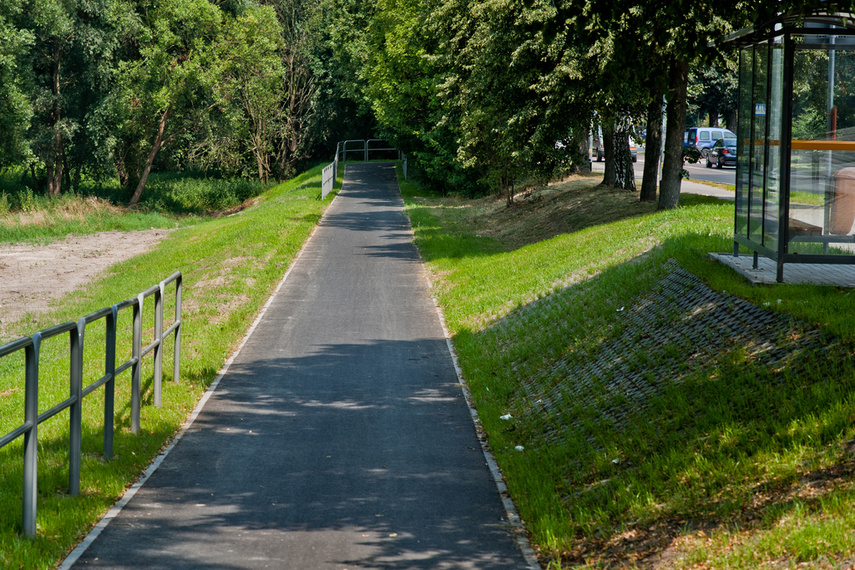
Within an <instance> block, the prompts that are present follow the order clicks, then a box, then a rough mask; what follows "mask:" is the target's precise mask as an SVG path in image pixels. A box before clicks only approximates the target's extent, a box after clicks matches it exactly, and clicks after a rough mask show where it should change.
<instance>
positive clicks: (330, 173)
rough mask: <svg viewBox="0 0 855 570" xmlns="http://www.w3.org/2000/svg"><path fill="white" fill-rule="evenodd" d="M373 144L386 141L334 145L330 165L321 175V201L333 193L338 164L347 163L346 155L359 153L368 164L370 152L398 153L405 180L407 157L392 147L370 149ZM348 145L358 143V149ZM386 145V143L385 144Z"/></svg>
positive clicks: (372, 140) (360, 140)
mask: <svg viewBox="0 0 855 570" xmlns="http://www.w3.org/2000/svg"><path fill="white" fill-rule="evenodd" d="M374 142H383V143H385V142H386V141H385V140H384V139H349V140H346V141H339V142H337V143H336V145H335V157H334V158H333V161H332V163H330V164H328V165H327V166H325V167H324V170H323V173H322V174H321V200H323V199H324V198H326V197H327V194H329V193H330V192H332V191H333V189H334V188H335V180H336V177H337V176H338V165H339V162H347V153H349V152H350V153H353V152H359V153H362V155H363V160H364V161H365V162H368V158H369V153H370V152H389V151H395V152H397V153H398V160H400V161H401V168H402V169H403V171H404V180H406V179H407V156H406V155H405V154H404V153H403V152H401V151H399V150H398V149H397V148H395V147H392V146H385V147H378V148H371V143H374ZM348 143H360V146H359V148H351V149H349V148H347V145H348ZM387 145H388V143H387Z"/></svg>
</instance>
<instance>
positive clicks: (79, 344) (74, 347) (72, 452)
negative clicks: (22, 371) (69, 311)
mask: <svg viewBox="0 0 855 570" xmlns="http://www.w3.org/2000/svg"><path fill="white" fill-rule="evenodd" d="M85 330H86V319H84V318H81V319H80V320H78V321H77V328H75V329H71V330H70V331H69V333H68V334H69V337H70V343H69V344H70V349H71V358H70V360H71V370H70V382H69V384H70V386H69V396H70V397H71V400H72V403H71V406H70V408H69V414H68V415H69V426H68V494H69V495H78V494H80V440H81V439H82V435H83V434H82V431H83V334H84V331H85Z"/></svg>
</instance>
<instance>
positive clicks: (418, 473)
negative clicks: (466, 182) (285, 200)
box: [74, 164, 526, 570]
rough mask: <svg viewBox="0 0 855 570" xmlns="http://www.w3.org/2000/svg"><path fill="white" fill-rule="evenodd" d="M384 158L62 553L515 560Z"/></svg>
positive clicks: (85, 559) (461, 562)
mask: <svg viewBox="0 0 855 570" xmlns="http://www.w3.org/2000/svg"><path fill="white" fill-rule="evenodd" d="M402 205H403V204H402V202H401V200H400V194H399V190H398V186H397V183H396V180H395V172H394V169H393V166H392V165H391V164H367V165H357V166H354V165H349V166H348V175H347V176H346V179H345V184H344V187H343V189H342V191H341V193H340V195H339V196H338V197H337V198H336V199H335V201H334V202H333V204H332V205H331V206H330V208H329V210H328V211H327V213H326V215H325V216H324V218H323V220H322V221H321V223H320V225H319V227H318V229H317V231H316V233H315V234H314V236H313V237H312V239H311V240H310V242H309V243H308V245H307V246H306V248H305V249H304V251H303V253H302V255H301V257H300V258H299V259H298V261H297V262H296V264H295V265H294V266H293V269H292V271H291V273H290V275H289V277H288V279H287V280H286V281H285V283H284V285H283V287H282V289H281V291H280V292H279V294H278V295H277V296H276V297H275V299H274V301H273V303H272V304H271V306H270V307H269V309H268V311H267V313H266V315H265V317H264V318H263V319H262V320H261V322H260V323H259V325H258V327H257V328H256V329H255V331H254V332H253V334H252V336H251V337H250V338H249V340H248V342H247V344H246V345H245V346H244V348H243V350H242V351H241V353H240V354H239V355H238V357H237V358H236V359H235V361H234V362H233V364H232V365H231V368H230V369H229V371H228V373H227V374H226V375H225V376H224V377H223V379H222V381H221V382H220V384H219V386H218V388H217V389H216V391H215V392H214V393H213V395H212V396H211V398H210V399H209V400H208V402H207V404H206V405H205V407H204V408H203V410H202V412H201V414H200V415H199V416H198V418H197V419H196V421H195V423H194V424H193V425H192V427H191V429H190V430H189V431H188V432H187V433H186V435H185V436H184V437H183V438H182V439H181V440H180V441H179V442H178V444H177V445H176V446H175V448H174V449H173V450H172V452H171V453H170V454H169V455H168V456H167V457H166V459H165V460H164V462H163V463H162V465H161V466H160V468H159V469H158V470H157V471H155V472H154V474H153V475H152V476H151V478H150V479H149V480H148V481H147V482H146V484H145V485H144V486H143V487H142V488H141V489H140V490H139V492H138V493H137V494H136V495H135V496H134V497H133V499H132V500H131V501H130V502H129V503H128V505H127V506H126V507H125V508H124V510H122V512H121V513H120V514H119V515H118V517H116V519H114V520H113V521H112V522H111V523H110V524H109V525H108V526H107V527H106V529H105V530H104V531H103V533H102V534H101V535H100V536H99V537H98V538H97V539H96V540H95V541H94V543H93V544H92V545H91V546H90V547H89V548H88V550H86V552H84V554H83V555H82V556H81V557H80V558H79V559H78V560H77V563H76V564H75V566H74V567H75V568H89V567H99V568H149V569H156V568H170V569H172V568H283V569H284V568H294V569H301V570H305V569H314V568H337V569H343V568H348V569H354V568H430V569H440V568H442V569H444V568H478V569H492V568H524V567H526V565H525V561H524V559H523V556H522V554H521V553H520V550H519V548H518V546H517V543H516V541H515V539H514V537H513V536H512V533H511V530H510V527H509V524H508V522H507V517H506V514H505V512H504V509H503V507H502V503H501V500H500V498H499V495H498V492H497V489H496V485H495V483H494V482H493V481H492V478H491V476H490V472H489V470H488V467H487V465H486V464H485V460H484V456H483V454H482V451H481V449H480V444H479V442H478V440H477V438H476V434H475V429H474V426H473V423H472V419H471V417H470V414H469V410H468V408H467V406H466V403H465V401H464V398H463V395H462V392H461V388H460V386H459V385H458V382H457V377H456V375H455V371H454V368H453V364H452V361H451V358H450V355H449V352H448V349H447V346H446V342H445V340H444V335H443V331H442V328H441V325H440V322H439V317H438V315H437V313H436V310H435V307H434V305H433V302H432V300H431V297H430V294H429V291H428V285H427V281H426V279H425V276H424V272H423V271H424V270H423V267H422V264H421V260H420V258H419V256H418V253H417V251H416V249H415V247H414V246H413V244H412V233H411V231H410V228H409V225H408V223H407V220H406V218H405V217H404V215H403V213H402Z"/></svg>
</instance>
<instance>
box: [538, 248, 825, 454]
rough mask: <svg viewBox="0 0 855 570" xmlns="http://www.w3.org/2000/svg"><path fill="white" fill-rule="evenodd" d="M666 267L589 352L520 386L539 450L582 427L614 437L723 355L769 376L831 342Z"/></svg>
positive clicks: (801, 325) (783, 317)
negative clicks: (534, 419)
mask: <svg viewBox="0 0 855 570" xmlns="http://www.w3.org/2000/svg"><path fill="white" fill-rule="evenodd" d="M672 266H673V269H672V270H671V271H670V272H669V273H668V274H667V276H666V277H664V278H663V279H662V280H661V281H659V282H658V283H657V284H656V286H655V287H654V288H653V289H652V290H651V291H650V292H648V293H647V294H645V295H642V296H640V297H639V298H637V299H636V301H635V302H634V304H632V306H629V307H626V308H621V309H619V311H620V312H621V313H623V315H624V316H623V317H622V318H621V319H620V322H619V324H618V325H616V326H614V327H612V331H611V332H612V334H611V335H610V338H609V339H608V340H606V341H605V342H602V343H599V344H597V345H596V346H595V348H594V349H593V350H592V351H579V352H570V353H569V354H567V355H566V356H565V357H564V358H562V359H561V360H558V361H557V362H555V363H554V364H552V365H551V366H550V367H549V368H547V369H544V370H541V371H540V372H539V373H538V374H536V375H535V376H533V377H531V378H528V379H526V381H525V384H524V387H525V390H524V392H523V393H524V396H525V398H526V399H527V402H526V406H527V413H528V414H537V415H538V416H539V417H540V418H541V421H544V420H543V418H548V419H546V420H545V421H546V422H547V425H548V428H547V429H546V430H545V431H542V432H541V438H542V440H543V443H549V442H552V441H554V440H556V439H558V438H559V437H561V438H563V437H565V436H566V434H565V433H564V432H565V430H567V429H571V428H575V429H577V430H580V431H582V432H583V433H586V434H587V435H586V439H588V441H589V442H590V443H592V444H594V445H595V446H596V447H600V446H599V445H598V444H597V442H596V441H595V438H594V437H593V436H592V435H591V434H592V433H593V432H595V431H599V430H591V429H583V428H584V427H585V426H586V425H587V426H588V428H590V427H592V425H591V424H592V423H594V424H599V425H601V426H603V427H606V426H609V427H611V428H612V429H617V430H620V429H621V428H622V427H624V426H625V425H626V423H627V422H628V421H629V420H630V419H631V418H632V417H637V416H639V415H642V414H643V413H644V412H645V410H646V409H647V408H648V404H649V402H650V400H651V398H653V397H654V396H656V395H658V394H660V393H661V392H662V391H663V390H664V389H666V388H667V387H668V386H671V385H675V384H679V383H682V382H683V381H685V380H686V379H687V378H689V377H695V378H697V377H698V375H699V374H704V375H706V376H708V377H710V378H711V379H714V378H715V376H716V372H715V370H714V368H715V363H716V362H717V360H718V358H719V356H720V355H721V354H722V353H724V352H732V351H742V355H743V357H744V358H745V360H746V361H752V362H753V363H754V364H755V365H758V366H760V367H762V368H765V369H768V370H771V371H773V372H774V371H782V370H785V369H788V368H789V369H794V368H795V367H796V366H798V364H797V362H798V360H799V356H800V355H801V354H804V353H805V352H806V351H811V350H814V349H818V348H820V347H825V348H826V349H828V348H829V344H830V343H831V342H833V341H832V340H831V339H829V338H828V337H826V336H825V335H823V334H821V333H820V332H819V331H817V330H813V329H811V328H810V327H808V326H807V325H806V324H804V323H800V322H798V321H796V320H794V319H793V318H792V317H789V316H787V315H782V314H779V313H776V312H774V311H772V310H770V309H768V308H763V307H757V306H755V305H752V304H751V303H748V302H747V301H744V300H741V299H738V298H736V297H733V296H731V295H727V294H724V293H718V292H716V291H713V290H712V289H710V288H709V287H707V286H706V285H704V283H703V282H702V281H701V280H700V279H699V278H698V277H696V276H695V275H693V274H691V273H689V272H688V271H686V270H684V269H682V268H681V267H679V266H677V265H676V264H674V263H672Z"/></svg>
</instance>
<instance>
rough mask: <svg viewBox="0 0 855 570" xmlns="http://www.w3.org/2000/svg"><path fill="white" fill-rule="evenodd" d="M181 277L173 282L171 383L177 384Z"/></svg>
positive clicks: (179, 358) (179, 366)
mask: <svg viewBox="0 0 855 570" xmlns="http://www.w3.org/2000/svg"><path fill="white" fill-rule="evenodd" d="M182 280H183V279H182V276H181V275H179V276H178V278H177V279H176V280H175V323H176V326H175V345H174V349H173V351H172V381H173V382H178V378H179V376H180V372H181V328H182V324H183V323H182V322H181V294H182V289H183V288H184V285H183V284H182Z"/></svg>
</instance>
